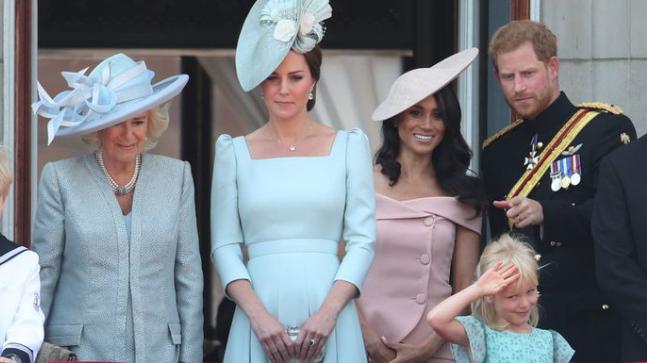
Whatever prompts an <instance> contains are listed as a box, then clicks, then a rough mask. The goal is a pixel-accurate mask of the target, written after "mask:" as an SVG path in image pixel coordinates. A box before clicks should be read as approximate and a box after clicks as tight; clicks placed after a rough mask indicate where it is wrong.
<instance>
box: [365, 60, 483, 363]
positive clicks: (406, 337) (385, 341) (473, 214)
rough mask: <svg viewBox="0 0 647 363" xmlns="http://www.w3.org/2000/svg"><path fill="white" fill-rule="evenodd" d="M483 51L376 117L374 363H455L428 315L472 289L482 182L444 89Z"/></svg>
mask: <svg viewBox="0 0 647 363" xmlns="http://www.w3.org/2000/svg"><path fill="white" fill-rule="evenodd" d="M477 54H478V51H477V50H476V49H468V50H465V51H463V52H461V53H458V54H456V55H454V56H451V57H449V58H447V59H445V60H443V61H442V62H440V63H438V64H436V65H435V66H433V67H431V68H419V69H414V70H412V71H409V72H407V73H405V74H403V75H402V76H400V77H399V78H398V79H397V80H396V81H395V83H394V84H393V86H392V87H391V90H390V91H389V95H388V96H387V98H386V100H384V101H383V102H382V104H380V106H378V108H377V109H376V110H375V112H374V113H373V119H374V120H376V121H383V120H384V122H383V124H382V135H383V144H382V146H381V147H380V149H379V151H378V153H377V157H376V165H375V168H374V173H373V174H374V179H375V190H376V193H377V196H376V202H377V204H376V206H377V210H376V215H377V242H376V246H375V259H374V261H373V265H372V267H371V269H370V270H369V273H368V276H367V278H366V280H365V282H364V290H363V292H362V297H361V298H360V299H359V301H358V305H359V306H358V307H359V308H360V310H361V321H362V331H363V335H364V342H365V345H366V349H367V353H368V355H369V358H370V359H371V361H372V362H391V361H394V362H451V361H452V355H451V352H450V351H449V349H448V347H447V346H446V345H445V342H444V341H443V340H442V339H441V338H440V337H439V336H438V335H436V334H435V333H434V332H433V330H432V329H431V327H430V326H429V325H428V324H427V323H426V320H425V316H426V314H427V312H428V311H429V310H431V309H432V308H433V307H434V306H436V305H437V304H438V303H440V302H441V301H442V300H444V299H445V298H447V297H448V296H450V295H451V294H452V292H453V291H458V290H460V289H462V288H464V287H467V286H468V285H469V284H470V283H471V281H472V274H473V272H474V267H475V266H476V263H477V262H478V257H479V240H480V233H481V209H482V206H483V201H484V196H483V192H482V189H481V184H480V180H479V179H477V178H476V177H473V176H469V175H467V174H466V173H467V171H468V167H469V163H470V159H471V151H470V149H469V147H468V145H467V143H466V142H465V140H464V139H463V137H462V136H461V134H460V119H461V111H460V106H459V104H458V100H457V98H456V95H455V94H454V92H453V91H452V89H451V87H450V86H448V85H447V84H448V83H449V82H451V81H452V80H453V79H454V78H456V77H457V76H458V74H459V73H460V72H461V71H462V70H463V69H465V68H466V67H467V66H468V65H469V64H470V63H471V62H472V60H473V59H474V58H475V57H476V55H477Z"/></svg>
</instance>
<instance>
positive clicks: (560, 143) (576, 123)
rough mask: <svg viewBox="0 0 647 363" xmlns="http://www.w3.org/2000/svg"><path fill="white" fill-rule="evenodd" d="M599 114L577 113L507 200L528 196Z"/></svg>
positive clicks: (554, 138) (522, 177)
mask: <svg viewBox="0 0 647 363" xmlns="http://www.w3.org/2000/svg"><path fill="white" fill-rule="evenodd" d="M598 114H599V112H595V111H591V110H587V109H581V110H579V111H577V112H576V113H575V114H574V115H573V116H572V117H571V118H570V119H569V120H568V121H567V122H566V124H564V126H562V128H561V129H560V130H559V131H558V132H557V134H556V135H555V137H553V139H552V140H551V141H550V143H549V144H548V146H546V148H545V149H544V150H543V151H542V153H541V154H540V155H539V162H538V163H537V164H536V165H535V167H534V168H532V169H531V170H526V171H525V172H524V173H523V174H522V175H521V178H519V180H517V182H516V183H515V184H514V185H513V186H512V188H511V189H510V191H509V192H508V194H507V195H506V200H510V199H512V198H514V197H516V196H517V195H520V196H522V197H526V196H528V194H530V192H531V191H532V190H533V189H534V188H535V186H536V185H537V183H538V182H539V180H540V179H541V177H542V176H543V175H544V173H546V170H548V168H549V167H550V166H551V164H552V163H553V162H554V161H555V159H557V157H558V156H559V155H560V154H561V153H562V151H564V150H566V148H567V147H568V145H570V144H571V143H572V142H573V140H574V139H575V137H576V136H577V135H578V134H579V133H580V131H582V129H584V127H585V126H586V125H587V124H588V123H589V122H590V121H591V120H593V118H595V116H597V115H598Z"/></svg>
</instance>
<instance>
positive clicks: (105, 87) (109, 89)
mask: <svg viewBox="0 0 647 363" xmlns="http://www.w3.org/2000/svg"><path fill="white" fill-rule="evenodd" d="M87 70H88V68H85V69H83V70H81V71H79V72H61V74H62V75H63V78H64V79H65V81H66V82H67V85H68V86H69V87H70V89H68V90H65V91H63V92H61V93H59V94H57V95H56V96H54V97H53V98H52V97H51V96H50V95H49V94H48V93H47V91H45V89H44V88H43V86H42V85H41V84H40V83H38V98H39V100H38V102H34V103H33V104H32V105H31V107H32V110H33V111H34V113H35V114H38V115H40V116H43V117H45V118H48V119H49V122H48V123H47V144H48V145H49V144H51V143H52V141H53V140H54V138H55V137H56V136H69V135H84V134H89V133H92V132H95V131H99V130H102V129H105V128H107V127H110V126H113V125H116V124H118V123H120V122H122V121H125V120H126V119H128V118H130V117H132V116H136V115H138V114H141V113H143V112H145V111H147V110H150V109H151V108H153V107H155V106H158V105H161V104H163V103H165V102H167V101H169V100H170V99H171V98H173V97H175V96H177V95H178V94H179V93H180V91H182V88H184V86H185V85H186V83H187V81H188V80H189V76H187V75H186V74H178V75H175V76H172V77H169V78H167V79H165V80H163V81H160V82H158V83H155V84H152V83H151V80H152V79H153V77H154V76H155V73H154V72H153V71H151V70H149V69H147V68H146V64H145V63H144V62H143V61H139V62H135V61H134V60H132V59H131V58H130V57H128V56H127V55H125V54H121V53H120V54H115V55H113V56H111V57H108V58H106V59H105V60H103V61H102V62H101V63H99V64H98V65H97V66H96V67H95V68H94V69H93V70H92V72H90V74H89V75H85V73H86V72H87Z"/></svg>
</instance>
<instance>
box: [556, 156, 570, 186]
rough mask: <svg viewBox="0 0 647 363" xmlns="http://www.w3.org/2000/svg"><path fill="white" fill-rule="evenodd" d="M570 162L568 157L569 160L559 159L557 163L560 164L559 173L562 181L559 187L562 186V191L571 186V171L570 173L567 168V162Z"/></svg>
mask: <svg viewBox="0 0 647 363" xmlns="http://www.w3.org/2000/svg"><path fill="white" fill-rule="evenodd" d="M570 160H571V158H570V157H569V158H563V159H560V160H559V161H558V162H559V164H560V165H559V166H560V168H559V169H560V171H561V176H562V180H561V182H560V183H561V186H562V189H568V187H569V186H571V171H570V168H569V166H570V165H569V161H570Z"/></svg>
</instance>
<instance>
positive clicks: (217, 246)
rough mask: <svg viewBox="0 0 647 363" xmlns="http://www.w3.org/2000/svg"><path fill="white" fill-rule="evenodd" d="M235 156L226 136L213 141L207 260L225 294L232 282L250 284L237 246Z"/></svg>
mask: <svg viewBox="0 0 647 363" xmlns="http://www.w3.org/2000/svg"><path fill="white" fill-rule="evenodd" d="M236 168H237V162H236V153H235V151H234V143H233V140H232V138H231V136H229V135H221V136H220V137H219V138H218V141H216V158H215V162H214V167H213V179H212V185H211V246H212V250H211V259H212V261H213V264H214V265H215V267H216V271H217V272H218V275H219V276H220V282H221V284H222V287H223V289H224V290H225V293H226V291H227V285H229V283H231V282H232V281H234V280H241V279H242V280H251V279H250V276H249V273H248V272H247V268H246V267H245V264H244V262H243V254H242V251H241V248H240V244H241V243H242V242H243V232H242V229H241V225H240V216H239V214H238V187H237V182H236V174H237V173H236Z"/></svg>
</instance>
